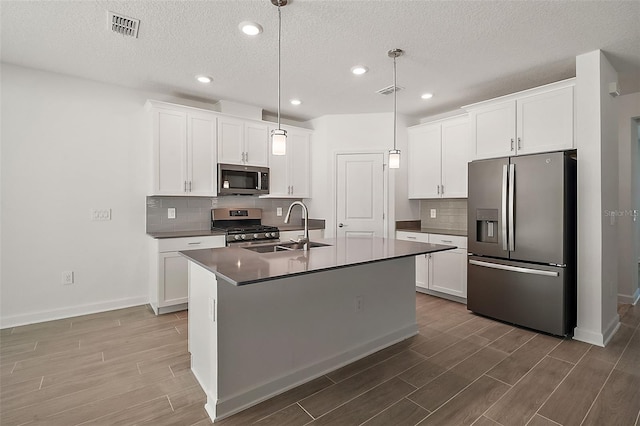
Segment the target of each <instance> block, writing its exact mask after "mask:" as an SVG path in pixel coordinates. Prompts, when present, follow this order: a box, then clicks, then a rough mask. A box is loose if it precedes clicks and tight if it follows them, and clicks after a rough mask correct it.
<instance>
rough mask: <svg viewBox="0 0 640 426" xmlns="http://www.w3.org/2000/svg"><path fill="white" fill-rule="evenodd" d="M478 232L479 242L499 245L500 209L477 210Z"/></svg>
mask: <svg viewBox="0 0 640 426" xmlns="http://www.w3.org/2000/svg"><path fill="white" fill-rule="evenodd" d="M476 230H477V231H476V238H477V240H478V242H480V243H493V244H498V209H477V210H476Z"/></svg>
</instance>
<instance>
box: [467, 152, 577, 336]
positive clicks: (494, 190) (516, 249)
mask: <svg viewBox="0 0 640 426" xmlns="http://www.w3.org/2000/svg"><path fill="white" fill-rule="evenodd" d="M468 176H469V199H468V220H469V223H468V232H469V242H468V244H469V247H468V252H469V258H468V265H467V308H468V309H469V310H471V311H473V312H476V313H478V314H482V315H485V316H488V317H491V318H495V319H499V320H502V321H506V322H509V323H513V324H517V325H521V326H525V327H528V328H532V329H535V330H539V331H543V332H546V333H550V334H556V335H566V334H571V333H573V328H574V327H575V321H576V159H575V152H552V153H545V154H536V155H524V156H517V157H506V158H498V159H490V160H479V161H473V162H471V163H469V175H468Z"/></svg>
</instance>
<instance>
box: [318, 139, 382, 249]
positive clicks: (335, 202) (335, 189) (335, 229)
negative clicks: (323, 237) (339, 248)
mask: <svg viewBox="0 0 640 426" xmlns="http://www.w3.org/2000/svg"><path fill="white" fill-rule="evenodd" d="M363 154H364V155H366V154H380V155H382V167H383V169H382V204H383V207H384V208H383V214H384V217H383V219H382V229H383V231H382V232H383V235H382V236H383V238H389V175H390V174H389V167H388V166H389V155H388V151H385V150H358V151H334V152H333V174H332V175H333V182H332V183H333V185H332V187H333V218H332V219H333V224H332V225H333V226H332V227H331V228H330V229H331V232H332V234H331V235H332V236H333V237H336V236H337V232H338V158H339V156H340V155H363Z"/></svg>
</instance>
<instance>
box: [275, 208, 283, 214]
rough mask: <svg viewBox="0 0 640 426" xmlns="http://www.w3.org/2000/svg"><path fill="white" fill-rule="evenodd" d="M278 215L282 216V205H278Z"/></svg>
mask: <svg viewBox="0 0 640 426" xmlns="http://www.w3.org/2000/svg"><path fill="white" fill-rule="evenodd" d="M276 216H282V207H276Z"/></svg>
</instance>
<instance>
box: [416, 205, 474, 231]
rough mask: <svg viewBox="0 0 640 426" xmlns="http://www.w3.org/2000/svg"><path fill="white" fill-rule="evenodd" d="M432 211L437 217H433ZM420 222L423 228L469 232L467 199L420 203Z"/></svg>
mask: <svg viewBox="0 0 640 426" xmlns="http://www.w3.org/2000/svg"><path fill="white" fill-rule="evenodd" d="M431 209H435V210H436V217H435V218H432V217H431ZM420 221H421V226H422V227H423V228H432V229H442V230H443V231H451V230H455V231H466V230H467V199H466V198H462V199H460V198H449V199H435V200H421V201H420Z"/></svg>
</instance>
